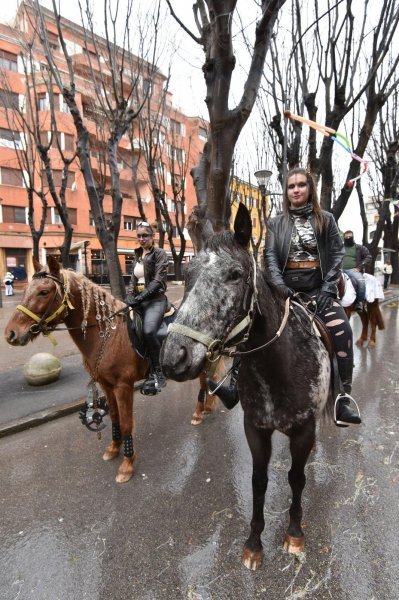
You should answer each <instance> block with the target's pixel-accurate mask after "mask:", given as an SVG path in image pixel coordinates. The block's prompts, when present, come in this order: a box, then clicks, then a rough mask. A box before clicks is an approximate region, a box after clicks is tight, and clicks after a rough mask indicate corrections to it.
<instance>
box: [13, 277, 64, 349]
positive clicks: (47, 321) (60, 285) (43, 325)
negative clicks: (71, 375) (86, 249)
mask: <svg viewBox="0 0 399 600" xmlns="http://www.w3.org/2000/svg"><path fill="white" fill-rule="evenodd" d="M61 273H62V277H63V280H62V281H61V279H58V278H57V277H55V276H54V275H50V273H47V272H45V271H40V272H39V273H35V274H34V275H33V279H40V278H47V279H52V280H53V281H55V283H56V290H55V294H54V297H53V299H52V301H51V304H50V306H49V308H48V309H47V310H46V311H45V313H44V314H43V315H42V316H40V315H36V314H35V313H34V312H32V311H31V310H29V308H26V307H25V306H23V305H22V304H18V306H17V310H20V311H21V312H23V313H24V314H25V315H27V316H28V317H30V318H31V319H33V320H34V321H35V323H33V325H31V326H30V328H29V331H30V332H31V333H32V334H33V335H37V334H39V333H42V334H43V335H45V336H47V337H48V338H49V340H50V341H51V343H52V344H53V345H54V346H55V345H56V344H57V340H56V339H55V338H54V336H52V335H51V331H54V329H55V326H56V325H57V323H54V321H55V319H57V317H59V316H60V315H62V313H64V312H66V314H65V315H63V318H64V319H65V317H66V316H67V315H68V310H73V309H74V306H73V304H72V302H71V300H70V297H69V289H68V287H69V286H68V275H67V273H66V272H65V271H61ZM60 290H61V292H62V294H63V297H62V300H61V304H60V306H59V307H58V308H57V309H56V310H55V311H54V312H53V313H51V314H49V312H50V311H51V308H52V306H53V304H54V302H55V301H56V299H57V297H60V298H61V296H62V294H61V293H60Z"/></svg>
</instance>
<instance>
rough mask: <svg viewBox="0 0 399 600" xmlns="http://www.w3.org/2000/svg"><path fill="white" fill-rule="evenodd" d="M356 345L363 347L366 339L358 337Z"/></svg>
mask: <svg viewBox="0 0 399 600" xmlns="http://www.w3.org/2000/svg"><path fill="white" fill-rule="evenodd" d="M356 346H359V347H360V348H363V346H364V340H362V339H358V340H357V342H356Z"/></svg>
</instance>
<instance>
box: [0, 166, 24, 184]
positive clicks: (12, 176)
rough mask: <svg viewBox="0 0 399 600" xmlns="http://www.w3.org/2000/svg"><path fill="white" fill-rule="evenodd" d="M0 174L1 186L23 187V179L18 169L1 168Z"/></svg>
mask: <svg viewBox="0 0 399 600" xmlns="http://www.w3.org/2000/svg"><path fill="white" fill-rule="evenodd" d="M0 173H1V183H2V185H14V186H16V187H23V185H24V179H23V176H22V171H19V170H18V169H9V168H8V167H1V169H0Z"/></svg>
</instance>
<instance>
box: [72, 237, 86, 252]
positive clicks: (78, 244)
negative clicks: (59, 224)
mask: <svg viewBox="0 0 399 600" xmlns="http://www.w3.org/2000/svg"><path fill="white" fill-rule="evenodd" d="M89 245H90V240H83V241H82V242H74V243H73V244H71V248H70V250H69V252H70V254H77V252H78V250H84V249H85V247H86V246H89Z"/></svg>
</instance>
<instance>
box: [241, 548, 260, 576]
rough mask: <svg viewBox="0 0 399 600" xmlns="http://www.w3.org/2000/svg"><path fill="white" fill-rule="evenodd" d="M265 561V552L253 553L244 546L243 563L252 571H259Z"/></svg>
mask: <svg viewBox="0 0 399 600" xmlns="http://www.w3.org/2000/svg"><path fill="white" fill-rule="evenodd" d="M262 561H263V550H258V551H257V552H253V551H252V550H249V548H247V547H246V546H244V548H243V551H242V556H241V562H242V564H243V565H244V567H246V568H247V569H249V570H250V571H257V570H258V569H259V567H260V566H261V565H262Z"/></svg>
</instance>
